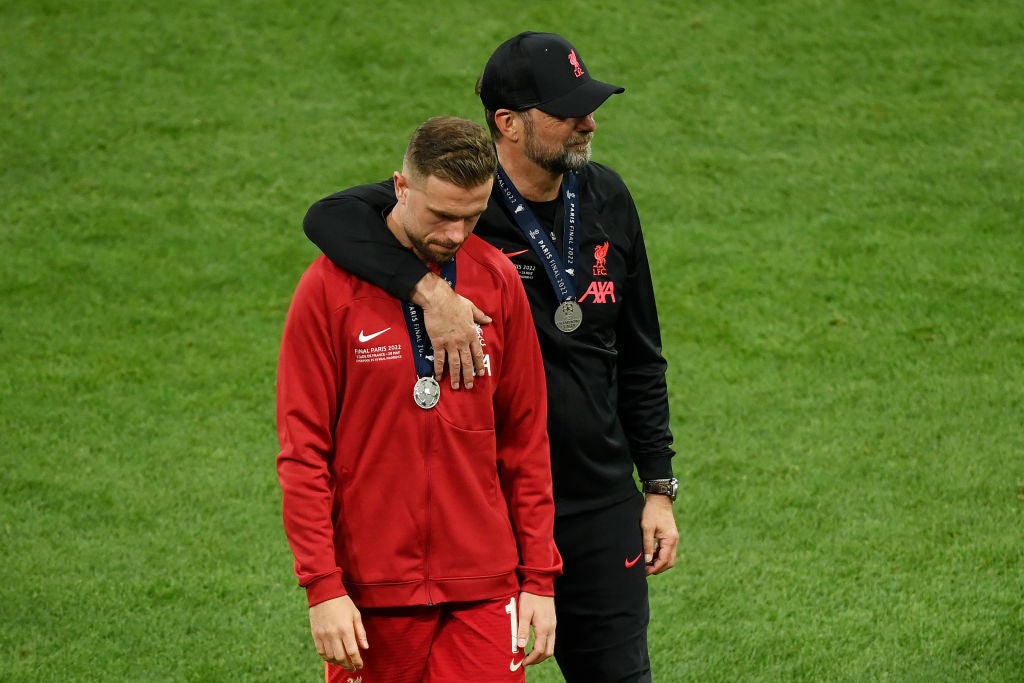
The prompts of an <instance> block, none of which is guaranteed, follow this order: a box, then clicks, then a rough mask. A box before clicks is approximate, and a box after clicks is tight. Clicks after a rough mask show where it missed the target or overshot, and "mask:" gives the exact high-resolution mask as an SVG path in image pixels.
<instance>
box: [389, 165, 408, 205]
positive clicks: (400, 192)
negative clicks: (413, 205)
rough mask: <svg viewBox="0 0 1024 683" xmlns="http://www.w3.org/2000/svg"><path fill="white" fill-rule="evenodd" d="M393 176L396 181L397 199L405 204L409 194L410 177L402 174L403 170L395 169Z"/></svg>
mask: <svg viewBox="0 0 1024 683" xmlns="http://www.w3.org/2000/svg"><path fill="white" fill-rule="evenodd" d="M392 178H393V179H394V181H395V199H397V200H398V201H399V202H401V203H402V204H405V199H406V197H407V196H408V195H409V179H408V178H406V177H405V176H404V175H402V172H401V171H395V173H394V175H393V176H392Z"/></svg>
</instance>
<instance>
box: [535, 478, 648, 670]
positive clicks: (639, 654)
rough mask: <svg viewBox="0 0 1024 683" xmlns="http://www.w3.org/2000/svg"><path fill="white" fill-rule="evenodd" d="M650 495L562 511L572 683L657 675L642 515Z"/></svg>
mask: <svg viewBox="0 0 1024 683" xmlns="http://www.w3.org/2000/svg"><path fill="white" fill-rule="evenodd" d="M643 506H644V497H643V495H642V494H641V493H639V492H637V495H636V496H635V497H632V498H630V499H629V500H626V501H624V502H622V503H617V504H615V505H613V506H611V507H608V508H603V509H600V510H588V511H586V512H582V513H578V514H573V515H567V516H563V517H558V518H556V520H555V542H556V543H557V545H558V549H559V551H560V552H561V554H562V562H563V573H562V576H561V577H559V578H558V579H556V581H555V614H556V616H557V619H558V626H557V631H556V634H555V659H556V660H557V662H558V666H559V668H560V669H561V670H562V675H563V676H564V677H565V680H566V683H584V682H585V683H611V682H612V681H615V682H616V683H618V682H623V683H625V682H629V683H641V682H644V681H650V680H651V663H650V657H649V655H648V651H647V624H648V622H649V620H650V604H649V602H648V597H647V572H646V565H645V564H644V557H643V536H642V532H641V530H640V516H641V513H642V511H643Z"/></svg>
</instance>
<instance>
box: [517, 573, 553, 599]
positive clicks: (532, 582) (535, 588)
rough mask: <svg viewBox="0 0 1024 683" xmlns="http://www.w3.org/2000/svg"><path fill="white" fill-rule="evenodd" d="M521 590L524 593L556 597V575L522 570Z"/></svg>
mask: <svg viewBox="0 0 1024 683" xmlns="http://www.w3.org/2000/svg"><path fill="white" fill-rule="evenodd" d="M519 590H520V591H522V592H524V593H533V594H534V595H542V596H544V597H546V598H551V597H554V595H555V577H554V575H553V574H538V573H536V572H522V573H521V574H520V580H519Z"/></svg>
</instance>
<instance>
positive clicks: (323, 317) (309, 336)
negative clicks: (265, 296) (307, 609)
mask: <svg viewBox="0 0 1024 683" xmlns="http://www.w3.org/2000/svg"><path fill="white" fill-rule="evenodd" d="M318 264H320V261H317V262H314V264H313V265H312V266H310V267H309V269H308V270H307V271H306V273H305V274H304V275H303V276H302V279H301V280H300V281H299V285H298V287H297V289H296V291H295V296H294V298H293V299H292V303H291V307H290V309H289V310H288V317H287V319H286V321H285V326H284V334H283V336H282V340H281V355H280V359H279V361H278V369H277V434H278V439H279V440H280V443H281V452H280V454H279V455H278V456H277V476H278V479H279V481H280V483H281V491H282V511H283V515H284V529H285V534H286V535H287V536H288V543H289V545H290V546H291V549H292V554H293V555H294V556H295V574H296V576H298V579H299V585H301V586H303V587H304V588H305V589H306V596H307V599H308V601H309V604H310V606H312V605H315V604H317V603H320V602H323V601H325V600H329V599H331V598H335V597H338V596H341V595H345V594H346V590H345V587H344V585H343V584H342V581H341V574H342V571H341V568H340V567H338V565H337V561H336V560H335V556H334V525H333V524H332V521H331V510H332V493H331V486H330V461H331V457H332V453H333V448H334V439H333V431H334V425H335V423H336V421H337V417H338V409H339V406H338V384H337V383H338V378H339V372H338V364H337V359H336V357H335V352H334V344H333V342H332V338H331V320H330V318H331V316H330V313H331V311H330V307H329V305H328V300H327V287H326V286H325V282H324V272H323V269H322V267H318Z"/></svg>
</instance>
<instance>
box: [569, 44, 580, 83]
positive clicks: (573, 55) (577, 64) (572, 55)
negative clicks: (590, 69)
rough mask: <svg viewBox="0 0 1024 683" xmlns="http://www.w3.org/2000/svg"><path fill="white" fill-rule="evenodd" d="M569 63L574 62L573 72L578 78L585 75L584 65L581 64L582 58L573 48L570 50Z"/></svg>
mask: <svg viewBox="0 0 1024 683" xmlns="http://www.w3.org/2000/svg"><path fill="white" fill-rule="evenodd" d="M569 63H570V64H572V72H573V74H574V75H575V76H576V78H579V77H580V76H582V75H583V67H582V66H580V60H579V58H578V57H577V56H576V50H571V51H570V52H569Z"/></svg>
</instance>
